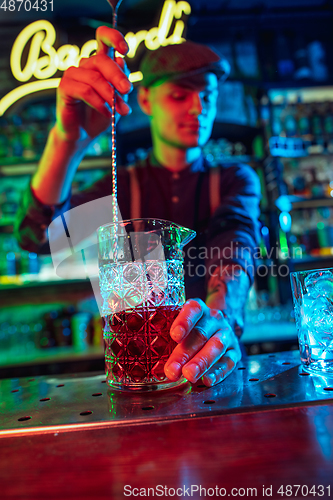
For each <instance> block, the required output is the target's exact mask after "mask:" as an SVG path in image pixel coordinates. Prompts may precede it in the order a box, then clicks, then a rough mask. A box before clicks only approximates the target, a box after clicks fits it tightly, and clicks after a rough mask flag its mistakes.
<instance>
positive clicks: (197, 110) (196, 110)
mask: <svg viewBox="0 0 333 500" xmlns="http://www.w3.org/2000/svg"><path fill="white" fill-rule="evenodd" d="M202 110H203V105H202V97H201V96H200V94H199V93H197V92H193V94H192V103H191V110H190V112H191V114H193V115H196V116H199V115H201V113H202Z"/></svg>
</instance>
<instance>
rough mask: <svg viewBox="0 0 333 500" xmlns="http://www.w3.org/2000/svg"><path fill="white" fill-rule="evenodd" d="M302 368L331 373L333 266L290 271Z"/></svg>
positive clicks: (332, 350) (332, 348) (332, 357)
mask: <svg viewBox="0 0 333 500" xmlns="http://www.w3.org/2000/svg"><path fill="white" fill-rule="evenodd" d="M291 287H292V292H293V300H294V309H295V317H296V327H297V332H298V341H299V349H300V354H301V361H302V364H303V368H304V369H305V370H307V371H310V372H316V373H322V374H332V375H333V269H317V270H312V271H299V272H296V273H291Z"/></svg>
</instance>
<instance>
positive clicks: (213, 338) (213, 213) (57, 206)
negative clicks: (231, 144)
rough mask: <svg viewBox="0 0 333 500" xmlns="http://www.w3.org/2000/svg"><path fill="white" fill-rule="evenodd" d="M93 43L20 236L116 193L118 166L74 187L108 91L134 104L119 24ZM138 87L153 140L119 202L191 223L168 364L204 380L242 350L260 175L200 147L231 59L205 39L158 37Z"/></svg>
mask: <svg viewBox="0 0 333 500" xmlns="http://www.w3.org/2000/svg"><path fill="white" fill-rule="evenodd" d="M96 38H97V42H98V49H97V53H96V55H94V56H92V57H90V58H89V59H82V60H81V61H80V65H79V67H77V68H76V67H70V68H69V69H68V70H67V71H66V72H65V73H64V75H63V78H62V80H61V82H60V85H59V88H58V90H57V118H56V124H55V126H54V127H53V128H52V130H51V131H50V134H49V137H48V141H47V144H46V147H45V150H44V153H43V155H42V158H41V161H40V164H39V167H38V170H37V171H36V173H35V175H34V176H33V178H32V181H31V184H30V186H29V187H28V189H27V190H26V191H25V193H24V195H23V198H22V200H21V205H20V208H19V211H18V215H17V221H16V236H17V238H18V241H19V243H20V245H21V247H22V248H24V249H26V250H29V251H31V252H37V253H38V252H45V248H47V247H48V243H47V237H46V230H47V228H48V226H49V224H50V223H51V221H52V220H53V219H54V218H55V217H57V216H58V215H59V213H61V212H66V211H68V210H70V209H71V208H72V207H75V206H78V205H80V204H83V203H86V202H89V201H91V200H94V199H98V198H101V197H104V196H108V195H110V194H111V192H110V191H111V185H112V183H111V174H108V175H106V176H105V177H103V179H101V180H99V181H98V182H97V183H95V184H94V185H93V186H91V187H90V188H89V189H87V190H84V191H82V192H80V193H78V194H75V195H71V184H72V181H73V178H74V175H75V172H76V170H77V167H78V165H79V163H80V161H81V159H82V158H83V156H84V154H85V151H86V150H87V148H88V147H89V145H91V143H92V142H93V141H94V140H96V139H97V137H98V136H99V135H100V134H101V133H103V132H105V131H106V130H107V129H109V128H110V123H111V112H110V106H111V105H112V96H113V92H114V89H115V91H116V111H117V113H118V116H124V115H128V114H129V113H130V111H131V110H130V107H129V106H128V104H127V102H126V100H127V99H126V96H127V95H128V93H129V92H130V91H131V90H132V85H131V83H130V82H129V80H128V77H127V74H128V72H127V69H126V66H125V63H124V59H123V58H121V57H118V58H116V60H115V61H113V60H112V59H111V58H110V57H109V55H110V47H113V48H114V49H115V50H117V51H118V52H119V53H120V54H122V55H126V53H127V51H128V45H127V43H126V41H125V39H124V37H123V35H122V34H121V33H120V32H118V31H116V30H114V29H111V28H107V27H100V28H98V30H97V32H96ZM140 70H141V71H142V73H143V80H142V82H141V86H140V88H139V90H138V101H139V104H140V107H141V109H142V110H143V112H144V113H146V114H147V115H148V117H149V119H150V128H151V135H152V144H153V147H152V151H151V152H150V154H149V155H148V157H147V158H146V159H145V160H144V161H140V162H138V163H137V164H135V165H132V166H130V167H129V168H126V169H125V168H122V169H119V172H118V205H119V208H120V212H121V214H122V217H123V219H128V218H132V217H135V218H136V217H154V218H160V219H167V220H171V221H173V222H175V223H178V224H181V225H182V226H185V227H188V228H191V229H195V230H196V231H197V234H198V236H197V238H196V240H194V244H193V245H192V246H191V247H190V248H189V250H188V254H187V255H186V256H185V284H186V294H187V297H188V300H187V302H186V303H185V304H184V306H183V308H182V310H181V312H180V313H179V315H178V317H177V318H176V320H175V321H174V323H173V325H172V328H171V331H170V334H171V337H172V338H173V339H174V340H175V341H176V342H177V344H178V345H177V346H176V348H175V349H174V351H173V352H172V354H171V356H170V358H169V359H168V361H167V363H166V365H165V373H166V375H167V377H168V378H169V379H171V380H177V379H178V378H179V377H180V376H181V374H183V375H184V376H185V378H186V379H188V380H189V381H190V382H192V383H194V382H196V381H197V380H198V379H199V378H201V377H202V381H203V383H204V384H205V385H207V386H212V385H214V384H216V383H219V382H221V381H222V380H224V379H225V378H226V377H227V375H228V374H230V373H231V371H232V370H233V369H234V368H235V366H236V364H237V362H238V361H239V360H240V358H241V349H240V345H239V338H240V335H241V333H242V330H243V320H244V306H245V302H246V298H247V294H248V290H249V287H250V286H251V284H252V281H253V257H252V255H253V252H254V248H255V245H256V240H257V229H258V216H259V201H260V184H259V181H258V177H257V175H256V174H255V172H254V171H253V170H252V169H251V168H250V167H249V166H246V165H241V164H237V163H232V164H229V165H225V164H223V165H220V166H218V167H216V166H215V165H214V167H213V166H212V165H210V164H209V162H208V161H207V160H206V159H205V158H203V156H202V147H203V146H204V145H205V144H206V142H207V141H208V140H209V137H210V135H211V131H212V126H213V122H214V119H215V116H216V103H217V97H218V82H219V79H225V78H226V76H227V74H228V63H227V61H225V60H223V59H221V58H220V57H219V56H218V55H217V54H216V53H215V52H214V51H212V50H211V49H210V48H208V47H207V46H205V45H201V44H196V43H193V42H189V41H186V42H184V43H182V44H177V45H168V46H165V47H160V48H159V49H157V50H156V51H150V52H148V53H147V55H146V56H145V57H144V58H143V61H142V63H141V67H140Z"/></svg>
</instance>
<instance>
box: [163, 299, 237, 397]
mask: <svg viewBox="0 0 333 500" xmlns="http://www.w3.org/2000/svg"><path fill="white" fill-rule="evenodd" d="M170 335H171V337H172V338H173V339H174V340H175V341H176V342H178V346H177V347H175V349H174V351H173V352H172V354H171V356H170V358H169V359H168V361H167V363H166V364H165V367H164V371H165V374H166V376H167V377H168V378H169V379H170V380H178V379H179V377H180V376H181V375H182V374H183V375H184V377H185V378H186V379H187V380H189V381H190V382H192V383H194V382H196V381H197V380H198V379H199V378H200V377H203V378H202V380H203V383H204V384H205V385H207V386H209V387H210V386H212V385H214V384H217V383H219V382H221V381H222V380H223V379H225V378H226V377H227V376H228V375H229V374H230V373H231V372H232V370H233V369H234V368H235V366H236V364H237V363H238V361H239V360H240V359H241V351H240V347H239V343H238V339H237V337H236V335H235V334H234V332H233V331H232V329H231V327H230V325H229V324H228V322H227V320H226V319H225V318H224V316H223V313H222V312H221V311H220V310H218V309H211V308H210V307H208V306H207V305H206V304H205V303H204V302H203V301H202V300H200V299H191V300H188V301H187V302H185V304H184V306H183V308H182V310H181V311H180V313H179V315H178V316H177V318H176V319H175V321H174V322H173V325H172V327H171V331H170Z"/></svg>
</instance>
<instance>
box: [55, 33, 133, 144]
mask: <svg viewBox="0 0 333 500" xmlns="http://www.w3.org/2000/svg"><path fill="white" fill-rule="evenodd" d="M96 39H97V42H98V49H97V53H96V55H94V56H92V57H89V58H88V59H81V61H80V64H79V67H78V68H76V67H74V66H72V67H70V68H68V69H67V70H66V71H65V73H64V75H63V77H62V79H61V82H60V85H59V88H58V91H57V129H58V131H59V133H60V134H61V136H62V137H63V138H64V139H65V140H68V141H77V140H78V139H79V138H80V137H81V135H82V132H85V133H86V134H87V135H88V137H90V138H91V139H93V138H95V137H97V136H98V135H99V134H101V133H102V132H104V131H105V130H107V128H108V127H109V126H110V123H111V112H110V107H111V105H112V99H113V94H114V89H116V111H117V113H118V114H120V115H127V114H129V113H130V107H129V106H128V104H126V102H125V100H124V98H123V97H124V95H125V94H128V93H129V92H130V91H131V90H132V84H131V83H130V81H129V80H128V77H127V74H126V68H125V63H124V60H123V59H122V58H121V57H118V58H116V61H113V60H112V59H111V58H110V57H109V55H108V54H109V52H110V47H113V48H114V49H115V50H117V51H118V52H119V53H120V54H123V55H125V54H126V53H127V52H128V46H127V43H126V41H125V38H124V37H123V35H122V34H121V33H120V32H119V31H117V30H114V29H112V28H107V27H106V26H101V27H100V28H98V29H97V31H96ZM122 96H123V97H122Z"/></svg>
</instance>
